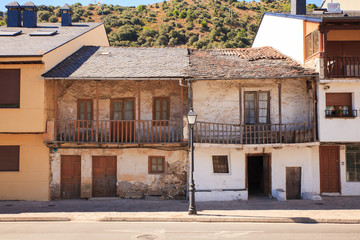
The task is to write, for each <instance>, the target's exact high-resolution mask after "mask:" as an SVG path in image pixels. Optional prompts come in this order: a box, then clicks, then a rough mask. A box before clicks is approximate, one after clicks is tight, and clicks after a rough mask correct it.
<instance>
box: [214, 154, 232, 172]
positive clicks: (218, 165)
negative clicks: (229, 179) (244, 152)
mask: <svg viewBox="0 0 360 240" xmlns="http://www.w3.org/2000/svg"><path fill="white" fill-rule="evenodd" d="M212 160H213V168H214V173H229V164H228V156H212Z"/></svg>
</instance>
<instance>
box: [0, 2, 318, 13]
mask: <svg viewBox="0 0 360 240" xmlns="http://www.w3.org/2000/svg"><path fill="white" fill-rule="evenodd" d="M12 1H14V0H0V11H6V8H5V5H6V4H8V3H10V2H12ZM28 1H29V0H17V2H18V3H19V4H20V5H21V4H24V3H25V2H28ZM246 1H251V0H246ZM256 1H257V2H259V1H260V0H256ZM32 2H33V3H35V5H52V6H63V5H64V4H65V3H67V4H74V3H77V2H79V3H81V4H82V5H88V4H89V3H94V0H65V1H64V0H52V1H49V0H32ZM98 2H102V3H105V4H114V5H121V6H138V5H140V4H144V5H147V4H152V3H156V2H162V0H98ZM306 2H307V3H315V4H316V5H317V6H320V4H321V2H322V0H306Z"/></svg>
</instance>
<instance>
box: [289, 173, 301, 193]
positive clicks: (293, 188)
mask: <svg viewBox="0 0 360 240" xmlns="http://www.w3.org/2000/svg"><path fill="white" fill-rule="evenodd" d="M300 198H301V167H287V168H286V199H300Z"/></svg>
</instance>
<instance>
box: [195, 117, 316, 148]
mask: <svg viewBox="0 0 360 240" xmlns="http://www.w3.org/2000/svg"><path fill="white" fill-rule="evenodd" d="M313 126H314V124H313V123H312V122H302V123H290V124H256V125H236V124H222V123H211V122H197V123H196V124H195V126H194V142H196V143H218V144H274V143H304V142H313V141H315V139H314V134H313V131H314V128H313Z"/></svg>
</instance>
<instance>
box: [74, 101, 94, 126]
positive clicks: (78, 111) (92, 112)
mask: <svg viewBox="0 0 360 240" xmlns="http://www.w3.org/2000/svg"><path fill="white" fill-rule="evenodd" d="M80 102H85V103H88V102H90V103H91V117H90V119H86V118H85V119H80ZM84 107H85V108H84V117H85V116H86V117H87V104H85V105H84ZM77 120H87V121H89V120H94V100H93V99H91V98H90V99H89V98H78V99H77Z"/></svg>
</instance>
